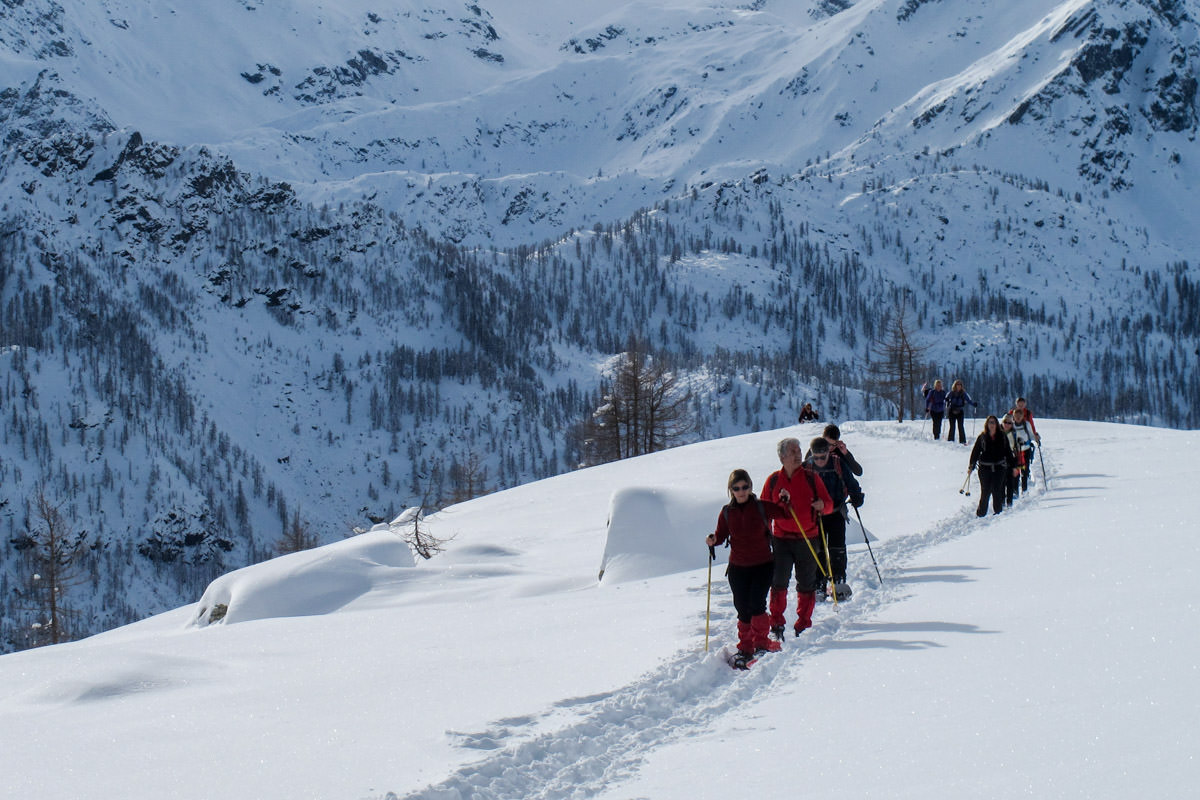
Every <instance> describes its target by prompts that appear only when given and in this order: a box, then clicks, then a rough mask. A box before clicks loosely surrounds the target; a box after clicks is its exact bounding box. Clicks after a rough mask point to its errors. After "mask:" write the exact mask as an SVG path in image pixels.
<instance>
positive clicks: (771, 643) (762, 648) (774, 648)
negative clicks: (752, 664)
mask: <svg viewBox="0 0 1200 800" xmlns="http://www.w3.org/2000/svg"><path fill="white" fill-rule="evenodd" d="M782 649H783V645H781V644H780V643H779V642H778V641H776V640H775V639H768V640H767V643H766V644H762V645H759V646H758V648H757V649H755V651H754V655H755V657H758V656H761V655H762V654H764V653H778V652H779V651H780V650H782Z"/></svg>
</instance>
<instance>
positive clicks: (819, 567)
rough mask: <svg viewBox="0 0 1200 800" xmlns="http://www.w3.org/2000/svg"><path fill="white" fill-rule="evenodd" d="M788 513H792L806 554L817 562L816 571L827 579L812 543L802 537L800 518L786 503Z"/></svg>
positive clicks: (805, 537)
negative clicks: (806, 548) (810, 555)
mask: <svg viewBox="0 0 1200 800" xmlns="http://www.w3.org/2000/svg"><path fill="white" fill-rule="evenodd" d="M788 511H790V512H792V519H793V520H794V521H795V523H796V527H797V528H799V529H800V538H801V539H803V540H804V543H805V544H806V545H808V552H810V553H812V557H813V561H815V562H817V569H819V570H821V576H822V577H825V578H828V577H829V573H828V572H826V571H825V565H824V564H822V563H821V557H820V556H818V555H817V551H816V550H815V549H814V548H813V546H812V541H810V540H809V538H808V537H807V536H805V535H804V526H803V525H801V524H800V518H799V517H797V516H796V509H794V508H792V504H791V503H788ZM818 522H819V520H818Z"/></svg>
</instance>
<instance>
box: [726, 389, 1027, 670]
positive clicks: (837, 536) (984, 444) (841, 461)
mask: <svg viewBox="0 0 1200 800" xmlns="http://www.w3.org/2000/svg"><path fill="white" fill-rule="evenodd" d="M921 390H922V393H923V394H924V395H925V398H926V405H925V408H926V414H927V416H929V417H931V418H932V420H933V436H934V438H935V439H940V438H941V423H942V420H943V418H945V419H948V420H949V423H950V435H949V437H947V441H953V440H954V434H955V429H956V428H957V431H958V436H959V441H960V442H961V443H962V444H964V445H965V444H966V443H967V436H966V429H965V427H964V425H963V418H964V417H965V409H966V406H967V404H970V405H971V406H972V407H973V408H977V407H978V403H976V402H975V401H974V400H972V399H971V398H970V396H969V395H967V393H966V391H965V389H964V388H963V383H962V381H959V380H956V381H954V383H953V385H952V386H951V389H950V391H949V392H946V391H945V390H944V389H943V387H942V382H941V381H940V380H938V381H934V383H933V386H932V387H930V386H928V385H924V386H922V387H921ZM983 428H984V429H983V433H981V434H980V435H979V437H978V438H977V439H976V440H975V446H974V447H973V448H972V449H971V456H970V463H969V465H968V467H967V480H968V481H969V480H970V476H971V473H972V472H975V471H978V473H979V485H980V489H981V492H980V494H981V496H980V500H979V507H978V509H977V510H976V515H977V516H980V517H982V516H985V515H986V514H987V506H988V504H989V501H990V502H991V504H992V507H993V513H995V514H999V513H1000V512H1001V511H1003V510H1004V507H1005V506H1011V505H1012V503H1013V501H1014V500H1015V499H1017V497H1019V496H1020V494H1021V493H1022V492H1026V491H1028V488H1029V483H1030V480H1029V468H1030V466H1031V464H1032V456H1033V452H1034V446H1035V443H1036V444H1037V445H1040V444H1041V436H1039V435H1038V432H1037V429H1036V428H1035V427H1034V424H1033V412H1032V411H1031V410H1030V409H1029V407H1028V405H1027V404H1026V401H1025V398H1023V397H1018V398H1017V399H1016V401H1015V403H1014V404H1013V408H1012V409H1010V410H1009V412H1008V413H1006V414H1005V415H1004V417H1003V419H1002V420H1001V419H999V418H997V417H996V415H994V414H993V415H990V416H988V418H987V419H986V421H985V422H984V426H983ZM777 453H778V456H779V463H780V469H778V470H776V471H775V472H772V473H771V474H770V475H769V476H768V477H767V480H766V482H765V483H764V485H763V489H762V494H761V496H757V495H755V493H754V481H753V480H751V478H750V474H749V473H748V472H747V471H746V470H744V469H735V470H734V471H733V472H732V473H730V475H729V480H728V483H727V485H726V488H727V489H728V492H729V497H730V502H729V503H728V504H727V505H725V506H724V507H723V508H722V509H721V512H720V515H719V516H718V517H717V526H716V530H715V532H713V533H711V534H709V535H708V536H707V537H706V539H705V542H706V543H707V544H708V546H709V551H710V556H711V557H713V558H715V549H714V548H715V547H717V546H719V545H723V544H725V545H727V546H728V547H729V548H730V552H729V564H728V568H727V571H726V576H727V578H728V580H729V588H730V591H731V593H732V594H733V605H734V608H735V609H736V611H737V653H736V654H735V655H734V656H733V658H732V660H731V664H732V666H733V667H735V668H737V669H746V668H748V666H749V665H750V664H751V663H753V661H754V660H755V659H756V658H757V657H758V655H760V654H762V653H766V652H776V651H778V650H780V649H782V644H781V643H782V641H783V640H784V638H785V632H786V625H785V617H784V614H785V612H786V610H787V605H788V603H787V592H788V583H789V582H790V580H791V577H792V575H793V574H794V575H795V578H796V621H795V623H794V624H793V625H792V632H793V634H794V635H795V636H800V634H802V633H803V632H804V631H805V630H807V629H808V628H810V627H812V615H813V610H814V608H815V607H816V603H817V602H818V601H824V600H826V599H829V598H832V599H833V600H834V602H837V601H838V600H839V599H846V598H848V597H850V594H851V588H850V586H849V584H848V583H847V582H846V522H847V519H848V518H849V511H848V508H847V504H849V506H851V507H853V508H854V509H855V514H857V509H858V508H859V507H861V506H862V504H863V502H864V500H865V499H866V495H865V494H864V493H863V490H862V487H861V486H860V485H859V482H858V478H859V476H861V475H862V474H863V468H862V465H861V464H859V463H858V461H857V460H856V459H855V458H854V456H853V455H852V454H851V453H850V451H849V449H848V448H847V447H846V443H845V442H843V441H842V440H841V431H840V430H839V429H838V427H837V426H836V425H826V426H825V429H824V430H823V431H822V433H821V435H820V436H818V437H817V438H815V439H813V440H812V441H811V442H809V444H808V451H807V452H803V446H802V445H801V443H800V440H799V439H796V438H793V437H788V438H785V439H781V440H780V441H779V444H778V447H777ZM965 485H966V484H965V483H964V486H965ZM860 524H861V519H860ZM864 533H865V532H864Z"/></svg>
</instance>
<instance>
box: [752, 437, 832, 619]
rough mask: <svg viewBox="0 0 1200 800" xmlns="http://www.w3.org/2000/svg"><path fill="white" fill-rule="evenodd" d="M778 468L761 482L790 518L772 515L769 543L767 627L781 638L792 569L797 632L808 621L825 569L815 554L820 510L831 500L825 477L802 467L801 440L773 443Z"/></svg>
mask: <svg viewBox="0 0 1200 800" xmlns="http://www.w3.org/2000/svg"><path fill="white" fill-rule="evenodd" d="M776 452H777V453H778V455H779V463H780V465H781V466H780V469H779V470H777V471H775V472H772V473H771V474H770V476H768V477H767V480H766V482H765V483H764V484H763V495H762V496H763V500H769V501H771V502H773V503H777V504H779V505H782V506H784V507H785V508H787V510H788V513H789V518H787V519H774V520H772V523H771V535H772V539H771V544H772V548H773V549H774V552H775V569H774V575H773V577H772V580H771V598H770V607H769V611H770V615H771V633H772V634H774V635H775V637H776V638H777V639H782V638H783V632H784V624H785V618H784V612H785V611H786V610H787V587H788V581H789V580H790V579H791V576H792V574H793V573H794V574H795V576H796V622H795V624H794V625H793V627H792V630H793V632H794V633H795V635H796V636H799V635H800V634H801V633H802V632H804V631H805V630H807V629H808V628H810V627H812V613H813V607H814V606H815V604H816V595H815V594H814V592H813V587H814V586H816V583H817V576H818V575H828V570H827V569H826V566H825V564H823V563H822V560H821V558H820V556H819V555H818V554H817V547H818V546H820V544H821V543H820V540H819V538H818V537H819V536H820V533H821V531H820V523H819V521H818V519H819V515H820V514H822V513H823V512H824V511H825V509H827V508H831V507H832V506H833V499H832V498H831V497H830V496H829V491H828V490H827V489H826V488H825V483H824V482H823V481H819V480H817V478H816V476H814V475H813V474H812V473H810V472H809V471H808V470H806V469H804V466H803V458H802V451H801V449H800V441H799V440H798V439H795V438H791V437H789V438H786V439H782V440H780V442H779V444H778V446H777V447H776Z"/></svg>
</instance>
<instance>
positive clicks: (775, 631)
mask: <svg viewBox="0 0 1200 800" xmlns="http://www.w3.org/2000/svg"><path fill="white" fill-rule="evenodd" d="M771 635H772V636H774V637H775V641H777V642H782V641H783V626H782V625H776V626H775V627H774V628H771Z"/></svg>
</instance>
